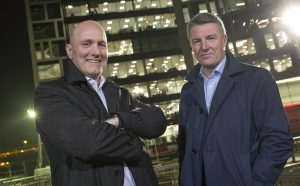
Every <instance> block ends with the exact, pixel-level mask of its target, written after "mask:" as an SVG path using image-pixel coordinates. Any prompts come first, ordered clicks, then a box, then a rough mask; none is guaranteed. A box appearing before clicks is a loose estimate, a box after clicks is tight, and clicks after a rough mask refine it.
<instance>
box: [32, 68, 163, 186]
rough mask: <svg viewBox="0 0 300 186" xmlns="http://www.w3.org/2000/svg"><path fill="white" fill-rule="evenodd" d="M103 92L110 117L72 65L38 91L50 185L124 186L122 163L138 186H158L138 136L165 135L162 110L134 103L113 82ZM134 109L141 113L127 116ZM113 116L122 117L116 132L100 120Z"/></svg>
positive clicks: (38, 128) (38, 107)
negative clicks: (58, 77) (49, 171)
mask: <svg viewBox="0 0 300 186" xmlns="http://www.w3.org/2000/svg"><path fill="white" fill-rule="evenodd" d="M102 88H103V91H104V95H105V97H106V101H107V106H108V110H109V113H107V111H106V110H105V108H104V106H103V104H102V102H101V99H100V98H99V96H98V95H97V93H96V92H95V91H94V89H93V88H92V87H91V86H90V85H89V84H88V82H87V80H86V78H85V76H84V75H83V74H82V73H81V72H80V71H79V70H78V69H77V68H76V67H75V65H73V63H72V62H69V64H68V67H67V72H66V75H65V76H64V77H63V78H61V79H59V80H55V81H52V82H47V83H44V84H41V85H40V86H39V87H37V89H36V93H35V100H34V103H35V109H36V111H37V113H38V117H37V120H36V122H37V130H38V132H39V133H40V135H41V138H42V141H43V143H44V145H45V148H46V151H47V153H48V157H49V160H50V166H51V176H52V184H53V185H54V186H67V185H70V186H76V185H78V186H85V185H88V186H94V185H95V186H100V185H101V186H123V180H124V170H123V162H126V164H127V165H128V167H129V169H130V171H131V173H132V175H133V177H134V179H135V182H136V185H137V186H139V185H141V186H153V185H158V182H157V179H156V175H155V173H154V170H153V166H152V163H151V160H150V158H149V155H148V154H147V153H146V152H145V151H144V150H143V142H142V140H141V138H148V139H150V138H156V137H158V136H160V135H162V134H163V133H164V131H165V129H166V119H165V116H164V114H163V112H162V111H161V110H160V109H159V108H157V107H151V106H148V105H145V104H143V103H141V102H138V101H136V100H134V99H133V98H132V97H131V95H130V94H129V92H128V91H127V90H126V89H123V88H121V87H119V86H118V85H117V84H115V83H114V82H112V81H111V80H108V79H107V81H106V82H105V83H104V85H103V87H102ZM136 106H138V107H141V108H142V109H141V111H139V112H131V109H132V108H135V107H136ZM112 114H118V116H119V118H120V119H121V121H122V125H121V126H120V127H119V128H116V127H114V126H113V125H110V124H108V123H106V122H104V120H106V119H107V118H109V117H110V115H112ZM140 137H141V138H140Z"/></svg>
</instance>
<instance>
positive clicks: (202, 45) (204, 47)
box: [200, 41, 208, 50]
mask: <svg viewBox="0 0 300 186" xmlns="http://www.w3.org/2000/svg"><path fill="white" fill-rule="evenodd" d="M200 45H201V46H200V47H201V50H207V49H208V44H207V42H206V41H203V42H201V44H200Z"/></svg>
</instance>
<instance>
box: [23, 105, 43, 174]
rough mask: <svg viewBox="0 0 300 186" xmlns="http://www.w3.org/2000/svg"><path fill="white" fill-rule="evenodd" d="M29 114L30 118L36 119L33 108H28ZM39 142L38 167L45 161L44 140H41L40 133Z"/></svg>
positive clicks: (38, 135)
mask: <svg viewBox="0 0 300 186" xmlns="http://www.w3.org/2000/svg"><path fill="white" fill-rule="evenodd" d="M27 115H28V117H29V118H31V119H33V120H35V118H36V112H35V111H34V110H33V109H28V110H27ZM37 143H38V162H37V163H38V168H41V167H42V163H43V157H42V141H41V136H40V134H39V133H37Z"/></svg>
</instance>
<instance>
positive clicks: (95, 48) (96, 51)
mask: <svg viewBox="0 0 300 186" xmlns="http://www.w3.org/2000/svg"><path fill="white" fill-rule="evenodd" d="M91 53H92V54H93V55H100V47H99V46H98V45H93V47H92V51H91Z"/></svg>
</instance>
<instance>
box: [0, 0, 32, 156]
mask: <svg viewBox="0 0 300 186" xmlns="http://www.w3.org/2000/svg"><path fill="white" fill-rule="evenodd" d="M5 8H8V9H9V11H5V12H10V14H6V15H3V16H2V17H3V18H5V17H6V19H3V21H2V29H4V30H5V31H4V32H3V33H5V34H2V41H3V42H2V43H3V45H2V56H4V58H2V64H4V66H2V68H1V77H2V78H1V79H2V83H1V85H2V87H1V99H2V101H1V107H0V111H1V112H0V152H3V151H6V150H9V149H13V148H16V147H22V146H23V145H24V144H23V140H25V139H26V140H28V144H27V146H31V145H36V130H35V125H34V123H35V122H34V121H33V120H31V119H30V118H28V117H27V115H26V111H27V109H29V108H32V107H33V94H34V83H33V74H32V66H31V58H30V48H29V39H28V31H27V22H26V11H25V2H24V1H18V2H17V3H15V2H14V1H9V2H7V3H6V5H5ZM2 14H4V12H2ZM8 16H10V17H9V18H8Z"/></svg>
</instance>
